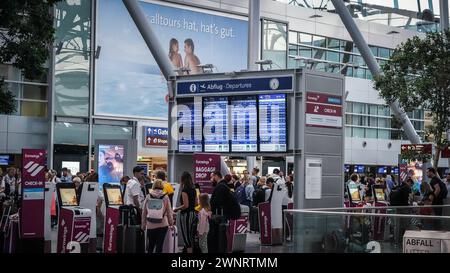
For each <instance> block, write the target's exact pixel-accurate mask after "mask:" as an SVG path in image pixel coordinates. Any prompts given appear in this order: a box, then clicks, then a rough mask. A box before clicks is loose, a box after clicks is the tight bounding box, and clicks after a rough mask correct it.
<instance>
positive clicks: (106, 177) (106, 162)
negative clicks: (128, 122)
mask: <svg viewBox="0 0 450 273" xmlns="http://www.w3.org/2000/svg"><path fill="white" fill-rule="evenodd" d="M123 160H124V147H123V145H110V144H100V145H99V146H98V182H99V183H100V185H102V184H103V183H119V182H120V178H122V176H123Z"/></svg>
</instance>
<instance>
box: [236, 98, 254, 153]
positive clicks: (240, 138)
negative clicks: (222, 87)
mask: <svg viewBox="0 0 450 273" xmlns="http://www.w3.org/2000/svg"><path fill="white" fill-rule="evenodd" d="M256 107H257V105H256V97H255V96H246V97H232V98H231V129H232V130H231V151H232V152H257V151H258V126H257V116H258V115H257V109H256Z"/></svg>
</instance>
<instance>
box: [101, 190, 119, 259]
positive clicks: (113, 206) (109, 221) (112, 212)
mask: <svg viewBox="0 0 450 273" xmlns="http://www.w3.org/2000/svg"><path fill="white" fill-rule="evenodd" d="M103 193H104V195H105V205H106V214H105V230H104V233H103V234H104V235H103V236H104V239H103V253H117V226H118V225H119V220H120V219H119V217H120V213H119V207H120V206H122V205H123V196H122V191H121V188H120V185H119V184H108V183H105V184H103Z"/></svg>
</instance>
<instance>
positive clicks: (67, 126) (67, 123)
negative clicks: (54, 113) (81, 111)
mask: <svg viewBox="0 0 450 273" xmlns="http://www.w3.org/2000/svg"><path fill="white" fill-rule="evenodd" d="M64 126H66V128H69V127H72V124H70V123H69V122H64Z"/></svg>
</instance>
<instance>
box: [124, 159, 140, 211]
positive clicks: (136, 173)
mask: <svg viewBox="0 0 450 273" xmlns="http://www.w3.org/2000/svg"><path fill="white" fill-rule="evenodd" d="M144 175H145V174H144V169H143V168H142V167H139V166H136V167H134V168H133V178H131V179H130V180H128V182H126V183H127V186H126V187H125V198H124V199H125V200H124V201H125V205H133V206H135V207H137V208H140V207H141V204H142V202H143V201H144V199H145V197H144V193H143V192H142V190H141V184H140V183H139V179H141V178H142V177H143V176H144Z"/></svg>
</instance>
